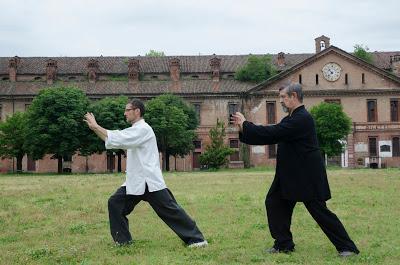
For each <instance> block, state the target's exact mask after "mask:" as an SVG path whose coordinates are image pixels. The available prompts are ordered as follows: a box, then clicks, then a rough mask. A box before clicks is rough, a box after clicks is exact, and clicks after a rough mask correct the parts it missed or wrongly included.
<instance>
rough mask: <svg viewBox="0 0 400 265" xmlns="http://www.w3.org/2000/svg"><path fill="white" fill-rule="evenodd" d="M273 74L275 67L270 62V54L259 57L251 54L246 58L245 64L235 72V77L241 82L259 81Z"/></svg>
mask: <svg viewBox="0 0 400 265" xmlns="http://www.w3.org/2000/svg"><path fill="white" fill-rule="evenodd" d="M275 74H276V68H275V66H274V65H273V63H272V57H271V56H269V55H265V56H261V57H260V56H255V55H252V56H250V57H249V58H248V61H247V64H246V65H244V66H243V67H242V68H240V69H239V70H238V71H237V72H236V74H235V79H237V80H239V81H243V82H254V83H259V82H261V81H264V80H267V79H268V78H270V77H272V76H274V75H275Z"/></svg>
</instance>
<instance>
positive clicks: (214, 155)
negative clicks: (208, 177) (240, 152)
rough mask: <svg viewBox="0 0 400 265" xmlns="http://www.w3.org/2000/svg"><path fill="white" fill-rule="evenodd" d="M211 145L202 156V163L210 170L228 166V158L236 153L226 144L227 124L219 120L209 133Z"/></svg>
mask: <svg viewBox="0 0 400 265" xmlns="http://www.w3.org/2000/svg"><path fill="white" fill-rule="evenodd" d="M209 135H210V139H211V144H210V145H208V146H207V147H206V151H205V152H204V153H203V154H201V155H200V163H201V164H202V165H205V166H207V167H208V168H210V169H219V168H220V167H222V166H223V165H226V164H227V163H228V162H229V160H228V156H229V155H231V154H233V153H234V150H233V149H232V148H229V147H228V146H226V145H225V144H224V137H225V135H226V133H225V124H224V123H223V122H222V121H219V120H217V124H216V125H215V127H214V128H212V129H211V130H210V132H209Z"/></svg>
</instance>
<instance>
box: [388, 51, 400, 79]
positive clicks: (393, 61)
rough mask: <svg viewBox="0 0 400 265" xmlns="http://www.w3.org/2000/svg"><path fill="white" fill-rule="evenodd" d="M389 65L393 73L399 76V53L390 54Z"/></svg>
mask: <svg viewBox="0 0 400 265" xmlns="http://www.w3.org/2000/svg"><path fill="white" fill-rule="evenodd" d="M390 66H391V68H392V72H393V74H395V75H397V76H399V77H400V54H396V55H393V56H390Z"/></svg>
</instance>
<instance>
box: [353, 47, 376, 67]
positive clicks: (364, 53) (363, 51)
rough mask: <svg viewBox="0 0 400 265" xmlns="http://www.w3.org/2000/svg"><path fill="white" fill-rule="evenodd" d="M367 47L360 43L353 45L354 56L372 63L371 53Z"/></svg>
mask: <svg viewBox="0 0 400 265" xmlns="http://www.w3.org/2000/svg"><path fill="white" fill-rule="evenodd" d="M368 50H369V49H368V47H367V46H365V47H364V45H362V44H356V45H354V56H356V57H358V58H360V59H362V60H364V61H366V62H368V63H373V58H372V54H371V53H369V52H368Z"/></svg>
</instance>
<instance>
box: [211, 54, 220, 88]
mask: <svg viewBox="0 0 400 265" xmlns="http://www.w3.org/2000/svg"><path fill="white" fill-rule="evenodd" d="M210 66H211V71H212V80H213V81H215V82H218V81H219V80H220V70H221V58H217V57H215V54H214V57H213V58H211V59H210Z"/></svg>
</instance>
